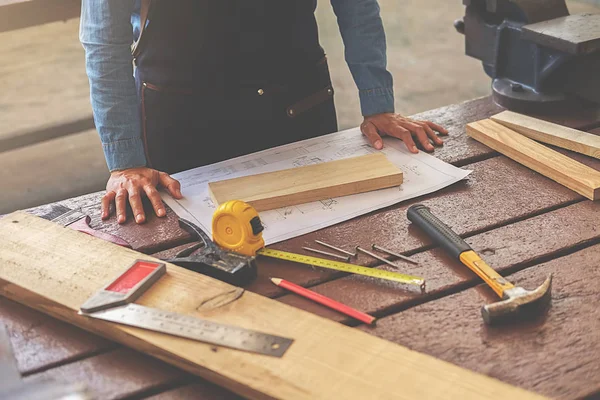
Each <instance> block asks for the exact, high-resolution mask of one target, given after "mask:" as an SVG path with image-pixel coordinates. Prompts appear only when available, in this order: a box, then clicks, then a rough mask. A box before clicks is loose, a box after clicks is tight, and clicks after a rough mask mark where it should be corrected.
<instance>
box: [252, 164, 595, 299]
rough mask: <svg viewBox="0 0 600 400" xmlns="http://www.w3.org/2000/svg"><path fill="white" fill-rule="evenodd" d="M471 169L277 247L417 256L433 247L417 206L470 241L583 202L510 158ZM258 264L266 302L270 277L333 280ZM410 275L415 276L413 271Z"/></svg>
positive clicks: (288, 266)
mask: <svg viewBox="0 0 600 400" xmlns="http://www.w3.org/2000/svg"><path fill="white" fill-rule="evenodd" d="M591 160H594V159H591ZM594 162H596V163H597V164H598V166H600V161H598V160H595V161H594ZM468 168H470V169H472V170H473V171H474V172H473V173H472V174H471V175H470V176H469V178H468V179H467V181H466V182H463V183H459V184H457V185H455V186H453V187H450V188H447V189H445V190H442V191H440V192H437V193H435V194H433V195H430V196H426V197H424V198H419V199H415V200H411V201H408V202H404V203H402V204H400V205H397V206H394V207H390V208H387V209H384V210H381V211H380V212H377V213H372V214H368V215H364V216H361V217H359V218H355V219H352V220H351V221H348V222H345V223H343V224H339V225H336V226H333V227H329V228H326V229H323V230H320V231H318V232H314V233H310V234H307V235H304V236H301V237H298V238H295V239H292V240H289V241H286V242H284V243H279V244H277V245H275V246H273V247H274V248H278V249H281V250H287V251H292V252H297V253H303V250H302V246H306V245H313V244H314V242H313V240H314V239H320V240H323V241H325V242H329V243H331V244H334V245H340V246H342V247H344V246H346V247H347V248H353V247H354V246H356V245H360V246H361V247H364V248H368V247H370V246H371V244H373V243H376V244H378V245H380V246H383V247H385V248H388V249H390V250H396V251H399V252H413V251H416V250H418V249H423V248H424V247H425V246H429V245H430V244H431V242H430V241H429V239H428V238H426V237H425V236H424V235H423V234H422V233H421V232H418V230H415V229H413V228H412V227H409V226H410V222H409V221H408V219H407V218H406V210H407V208H408V207H409V206H410V205H412V204H415V203H417V202H422V203H424V204H427V205H428V206H429V207H430V208H431V209H432V212H434V213H435V214H436V215H440V216H443V217H444V220H445V221H446V222H447V223H448V224H449V225H451V226H452V227H453V228H454V230H455V231H456V232H458V233H459V234H462V235H465V234H472V233H475V232H480V231H485V230H489V229H492V228H494V227H496V226H500V225H504V224H507V223H510V222H511V221H515V220H518V219H523V218H527V217H529V216H531V215H534V214H537V213H543V212H545V211H549V210H551V209H554V208H556V207H561V206H565V205H568V204H570V203H573V202H576V201H579V200H581V199H583V198H582V197H581V196H579V195H577V194H576V193H575V192H573V191H571V190H569V189H567V188H565V187H563V186H562V185H559V184H557V183H555V182H552V181H551V180H549V179H547V178H545V177H543V176H541V175H539V174H537V173H536V172H534V171H531V170H530V169H528V168H525V167H523V166H521V165H519V164H517V163H515V162H513V161H511V160H509V159H507V158H505V157H495V158H492V159H489V160H485V161H482V162H479V163H475V164H472V165H469V166H468ZM258 262H259V278H258V279H257V280H256V281H255V282H254V283H253V284H251V285H249V286H248V287H247V289H249V290H251V291H256V292H258V293H261V294H263V295H266V296H274V295H277V294H279V293H281V291H280V289H279V288H277V287H275V286H274V285H273V284H272V283H271V282H270V281H269V280H268V278H269V277H270V276H277V277H279V278H283V279H286V280H289V281H292V282H294V283H297V284H301V285H307V284H309V285H314V284H316V283H319V281H320V280H322V279H331V277H332V276H334V275H333V274H332V273H330V272H327V271H323V270H321V269H318V270H317V269H314V270H313V268H311V267H308V266H303V265H299V264H292V263H282V262H275V261H273V260H270V259H269V260H267V259H265V258H262V257H261V258H259V259H258ZM358 263H360V264H365V263H370V265H376V264H375V262H374V260H372V259H370V258H368V257H365V256H362V255H361V256H360V257H359V258H358ZM409 271H411V272H412V269H409ZM417 275H418V274H417ZM338 276H339V275H338Z"/></svg>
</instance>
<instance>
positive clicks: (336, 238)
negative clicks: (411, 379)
mask: <svg viewBox="0 0 600 400" xmlns="http://www.w3.org/2000/svg"><path fill="white" fill-rule="evenodd" d="M499 111H501V109H500V108H499V107H497V106H496V105H494V104H493V102H492V101H491V99H490V98H487V97H486V98H482V99H476V100H473V101H470V102H466V103H463V104H458V105H452V106H448V107H444V108H440V109H437V110H432V111H429V112H426V113H423V114H420V115H418V116H416V117H417V118H422V119H430V120H433V121H435V122H437V123H439V124H441V125H444V126H445V127H447V128H448V129H449V131H450V137H449V138H448V139H447V140H446V143H445V145H444V146H443V147H442V148H439V149H437V150H436V153H435V155H436V156H437V157H439V158H440V159H442V160H444V161H447V162H449V163H452V164H454V165H457V166H460V167H463V168H466V169H471V170H473V173H472V174H471V175H470V176H469V178H468V179H467V180H465V181H464V182H460V183H457V184H455V185H453V186H451V187H449V188H446V189H444V190H441V191H439V192H437V193H434V194H432V195H428V196H424V197H422V198H418V199H415V200H411V201H408V202H403V203H401V204H399V205H396V206H393V207H388V208H386V209H383V210H380V211H378V212H374V213H370V214H367V215H364V216H361V217H359V218H355V219H353V220H350V221H347V222H345V223H342V224H339V225H336V226H333V227H329V228H326V229H323V230H320V231H317V232H314V233H311V234H307V235H304V236H301V237H298V238H295V239H292V240H289V241H286V242H284V243H280V244H278V245H275V246H274V247H275V248H278V249H283V250H288V251H295V252H300V251H301V247H302V246H303V245H308V244H311V243H314V242H313V241H314V240H315V239H321V240H324V241H326V242H329V243H332V244H337V245H340V246H342V247H346V248H348V249H349V248H351V247H353V246H356V245H361V246H364V247H367V246H370V245H371V244H372V243H377V244H379V245H381V246H384V247H387V248H390V249H394V250H397V251H400V252H403V253H404V254H408V255H412V256H413V257H414V258H415V259H417V260H418V261H420V262H421V264H420V266H419V267H414V266H411V265H409V264H406V268H405V270H404V271H405V272H407V273H411V274H414V275H420V276H423V277H425V278H426V279H427V284H428V291H427V294H425V295H418V294H416V293H411V292H409V291H404V290H399V289H398V288H397V287H392V286H388V285H386V284H385V283H383V282H381V281H373V280H369V279H364V278H361V277H356V276H344V275H343V274H338V273H331V272H325V271H322V270H316V269H312V268H309V267H306V266H302V265H297V264H291V263H285V262H278V261H275V260H270V259H260V260H259V277H258V279H257V280H256V281H255V282H253V283H252V284H250V285H249V286H248V287H247V288H246V289H248V290H251V291H254V292H257V293H260V294H263V295H265V296H269V297H271V298H275V299H277V300H278V301H282V302H285V303H288V304H291V305H294V306H296V307H299V308H302V309H305V310H308V311H311V312H313V313H315V314H318V315H321V316H323V317H325V318H330V319H333V320H336V321H339V322H340V323H344V324H347V325H350V326H356V329H363V330H365V331H367V332H369V333H371V334H373V335H377V336H379V337H383V338H385V339H388V340H391V341H393V342H396V343H398V344H401V345H403V346H406V347H408V348H411V349H414V350H416V351H419V352H423V353H427V354H430V355H433V356H435V357H438V358H441V359H443V360H446V361H449V362H451V363H454V364H457V365H459V366H462V367H464V368H468V369H471V370H473V371H477V372H480V373H483V374H486V375H489V376H492V377H495V378H498V379H500V380H502V381H505V382H508V383H510V384H513V385H516V386H520V387H523V388H525V389H528V390H532V391H535V392H538V393H541V394H544V395H547V396H549V397H553V398H560V399H576V398H586V399H596V398H600V286H599V285H598V281H597V280H598V278H599V277H600V228H599V225H598V221H599V218H598V217H599V216H600V204H597V203H593V202H591V201H589V200H586V199H584V198H583V197H581V196H579V195H578V194H577V193H575V192H573V191H571V190H569V189H566V188H564V187H563V186H561V185H559V184H557V183H555V182H553V181H551V180H549V179H547V178H545V177H543V176H541V175H539V174H537V173H535V172H533V171H531V170H529V169H527V168H525V167H523V166H521V165H519V164H517V163H516V162H513V161H512V160H509V159H507V158H506V157H504V156H501V155H499V154H497V153H495V152H493V151H491V150H490V149H489V148H487V147H485V146H483V145H481V144H479V143H477V142H475V141H474V140H472V139H469V138H467V136H466V134H465V124H467V123H469V122H471V121H475V120H479V119H482V118H486V117H489V116H490V115H492V114H494V113H497V112H499ZM549 119H551V120H552V121H554V122H558V123H561V124H564V125H567V126H571V127H574V128H579V129H583V130H588V131H592V132H593V131H594V129H596V128H598V127H600V111H599V110H598V109H595V108H586V107H574V108H573V110H570V111H565V112H564V115H557V114H555V115H553V116H552V117H550V118H549ZM597 132H598V133H600V130H597ZM564 152H565V153H566V154H569V155H571V156H573V157H574V158H576V159H578V160H580V161H582V162H584V163H585V164H587V165H589V166H592V167H594V168H596V169H598V170H600V160H596V159H592V158H588V157H585V156H581V155H575V154H573V153H569V152H567V151H564ZM101 195H102V193H94V194H89V195H86V196H82V197H78V198H74V199H68V200H65V201H62V202H60V203H56V204H51V205H46V206H42V207H38V208H35V209H33V210H30V211H31V212H33V213H35V214H37V215H40V216H43V217H45V218H52V217H54V216H56V215H58V214H60V213H61V207H65V206H66V207H70V208H73V207H83V208H84V209H85V210H86V211H87V212H88V213H89V214H90V215H91V216H92V225H93V226H94V227H96V228H99V229H101V230H104V231H106V232H111V233H115V234H117V235H119V236H121V237H122V238H124V239H125V240H127V241H129V242H130V243H131V244H132V245H133V247H134V248H135V249H136V250H139V251H141V252H143V253H146V254H153V255H157V256H159V257H165V256H168V255H172V254H174V251H175V250H176V249H177V248H178V246H181V245H184V244H187V243H189V242H190V238H189V236H188V235H187V234H186V233H185V232H183V231H181V230H180V229H179V227H178V225H177V216H176V215H174V214H173V213H172V212H169V214H168V215H167V217H165V218H162V219H159V218H156V217H150V218H149V220H148V222H147V223H146V224H144V225H139V226H138V225H136V224H135V223H133V222H128V223H126V224H124V225H121V226H119V225H118V224H117V223H116V221H115V218H112V219H110V220H109V221H106V222H102V221H101V220H100V217H99V204H100V203H99V202H100V198H101ZM417 202H420V203H424V204H426V205H427V206H429V207H430V208H431V209H432V211H433V212H434V213H436V214H438V215H439V216H441V217H442V219H443V220H444V221H446V222H447V223H448V224H449V225H451V226H452V227H453V228H454V229H455V230H456V231H457V232H458V233H459V234H460V235H461V236H463V237H465V238H467V241H468V242H469V243H470V244H471V245H472V246H473V247H474V248H475V249H476V250H477V251H478V252H479V253H481V254H482V255H483V256H484V258H485V259H486V260H487V261H488V262H489V264H490V265H492V266H493V267H494V268H495V269H497V270H498V271H500V273H501V274H503V275H505V276H508V277H509V279H510V280H512V281H514V282H515V283H517V284H518V285H522V286H524V287H525V288H529V289H532V288H535V287H537V286H538V285H540V284H541V283H542V282H543V281H544V279H545V278H546V276H547V275H548V274H549V273H551V272H552V273H554V288H553V294H552V295H553V301H552V306H551V308H550V309H549V310H548V313H547V314H546V315H544V316H541V317H539V318H537V319H534V320H531V321H525V322H522V323H519V324H513V325H508V326H503V327H497V328H490V327H488V326H486V325H485V324H484V323H483V321H482V319H481V316H480V312H479V309H480V307H481V306H482V305H483V304H484V303H486V302H493V301H497V298H496V297H495V295H494V293H493V292H492V291H491V290H490V289H489V288H487V287H486V286H484V285H483V284H481V281H480V280H479V279H478V278H477V277H476V276H475V275H474V274H473V273H471V272H470V271H469V270H468V269H467V268H466V267H464V266H462V265H460V264H459V263H457V262H456V261H453V260H451V259H449V258H448V257H447V256H446V255H445V254H444V253H443V252H442V251H440V250H439V249H432V246H431V242H430V241H429V240H428V239H427V238H426V237H424V236H423V234H422V233H420V232H419V231H418V230H416V229H414V228H413V227H410V226H409V222H408V220H407V218H406V210H407V208H408V207H409V206H410V205H412V204H415V203H417ZM130 221H131V220H130ZM359 262H360V263H363V264H365V265H370V266H373V267H375V268H384V269H385V268H386V267H385V266H381V265H379V264H376V263H373V262H372V261H371V260H370V259H366V258H359ZM274 275H275V276H278V277H281V278H285V279H288V280H290V281H293V282H296V283H299V284H302V285H304V286H309V287H311V288H312V289H313V290H315V291H317V292H319V293H322V294H325V295H327V296H330V297H332V298H334V299H336V300H339V301H342V302H344V303H346V304H348V305H351V306H354V307H357V308H359V309H361V310H363V311H365V312H369V313H371V314H373V315H375V316H377V317H378V318H379V321H378V323H377V325H376V326H375V327H365V326H360V325H359V324H357V323H356V322H355V321H353V320H349V319H347V318H345V317H344V316H342V315H340V314H338V313H336V312H333V311H331V310H329V309H325V308H323V307H321V306H319V305H317V304H315V303H311V302H309V301H307V300H304V299H302V298H300V297H297V296H295V295H292V294H288V293H286V292H284V291H282V290H280V289H279V288H277V287H275V286H274V285H272V284H271V283H270V282H269V281H268V277H269V276H274ZM0 318H1V320H2V321H3V322H4V323H6V324H7V326H8V329H9V331H10V332H11V339H12V343H13V346H14V348H15V351H16V356H17V359H18V366H19V369H20V371H21V373H22V374H23V375H24V376H25V377H26V378H25V379H26V380H31V381H35V380H39V379H55V380H58V381H68V382H75V381H76V382H82V383H85V384H87V385H88V386H89V387H91V388H92V389H93V390H94V391H96V393H98V394H99V398H103V399H109V398H147V397H152V398H154V399H184V398H185V399H189V398H197V399H224V398H227V399H228V398H237V397H236V396H235V395H234V394H232V393H230V392H228V391H226V390H225V389H222V388H219V387H216V386H214V385H212V384H210V383H208V382H207V381H204V380H202V379H199V378H197V377H194V376H191V375H189V374H187V373H185V372H182V371H180V370H178V369H176V368H174V367H171V366H169V365H167V364H165V363H163V362H161V361H159V360H155V359H152V358H150V357H148V356H146V355H144V354H141V353H138V352H135V351H133V350H130V349H127V348H124V347H122V346H120V345H118V344H115V343H112V342H109V341H107V340H104V339H102V338H100V337H97V336H95V335H92V334H89V333H87V332H85V331H82V330H80V329H78V328H76V327H73V326H70V325H67V324H65V323H63V322H60V321H58V320H54V319H52V318H50V317H47V316H45V315H44V314H41V313H39V312H36V311H33V310H31V309H28V308H26V307H24V306H21V305H19V304H17V303H14V302H12V301H9V300H6V299H4V298H0ZM399 390H401V387H399Z"/></svg>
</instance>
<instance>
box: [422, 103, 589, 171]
mask: <svg viewBox="0 0 600 400" xmlns="http://www.w3.org/2000/svg"><path fill="white" fill-rule="evenodd" d="M502 110H503V108H501V107H499V106H497V105H496V104H494V102H493V101H492V98H491V97H482V98H480V99H475V100H470V101H467V102H464V103H461V104H453V105H450V106H447V107H442V108H438V109H435V110H430V111H426V112H424V113H420V114H417V115H414V116H413V117H412V118H414V119H417V120H432V121H435V122H436V123H438V124H440V125H442V126H444V127H445V128H446V129H448V131H449V136H448V137H445V138H444V146H443V147H440V148H437V149H436V150H435V153H434V154H435V156H436V157H438V158H439V159H441V160H444V161H446V162H449V163H452V164H455V165H459V166H462V165H466V164H470V163H472V162H475V161H479V160H482V159H484V158H488V157H491V156H492V155H493V154H494V151H493V150H491V149H490V148H488V147H487V146H484V145H482V144H481V143H478V142H477V141H475V140H472V139H470V138H469V137H468V136H467V135H466V133H465V125H467V124H468V123H471V122H475V121H479V120H481V119H484V118H489V117H491V116H492V115H494V114H497V113H499V112H501V111H502ZM532 116H534V117H536V118H540V119H543V120H546V121H550V122H553V123H556V124H559V125H564V126H568V127H570V128H574V129H582V130H588V129H592V128H595V127H597V126H598V124H599V121H600V108H598V107H592V106H589V105H588V106H581V107H577V106H573V107H571V108H569V109H566V110H565V111H564V113H562V114H552V115H532Z"/></svg>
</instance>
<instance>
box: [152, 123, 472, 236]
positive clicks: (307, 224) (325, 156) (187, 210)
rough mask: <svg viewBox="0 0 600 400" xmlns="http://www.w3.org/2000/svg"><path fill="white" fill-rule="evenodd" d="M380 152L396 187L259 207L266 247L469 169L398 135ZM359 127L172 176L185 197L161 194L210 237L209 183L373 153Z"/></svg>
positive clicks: (427, 189) (429, 188)
mask: <svg viewBox="0 0 600 400" xmlns="http://www.w3.org/2000/svg"><path fill="white" fill-rule="evenodd" d="M384 143H385V147H384V149H383V150H380V151H382V152H383V153H385V155H386V156H387V158H388V160H390V161H391V162H392V163H394V164H395V165H396V166H398V167H399V168H400V169H401V170H402V172H403V173H404V182H403V183H402V185H400V186H399V187H394V188H389V189H381V190H376V191H372V192H367V193H360V194H355V195H351V196H343V197H337V198H333V199H327V200H323V201H317V202H312V203H306V204H301V205H297V206H292V207H285V208H280V209H276V210H270V211H263V212H261V213H260V218H261V220H262V222H263V225H264V226H265V230H264V232H263V237H264V239H265V243H266V244H267V245H269V244H273V243H277V242H280V241H283V240H286V239H290V238H293V237H296V236H300V235H303V234H306V233H309V232H313V231H316V230H318V229H321V228H325V227H327V226H331V225H334V224H337V223H340V222H343V221H346V220H349V219H351V218H354V217H357V216H360V215H363V214H366V213H369V212H371V211H375V210H378V209H380V208H384V207H388V206H391V205H393V204H396V203H399V202H401V201H404V200H408V199H412V198H414V197H418V196H422V195H425V194H428V193H432V192H435V191H437V190H440V189H442V188H444V187H446V186H449V185H451V184H453V183H455V182H458V181H460V180H461V179H464V178H465V177H466V176H467V175H469V174H470V173H471V171H468V170H463V169H460V168H457V167H454V166H453V165H450V164H448V163H445V162H443V161H441V160H439V159H437V158H435V157H433V156H431V155H429V154H427V153H425V152H423V151H420V152H419V153H418V154H412V153H410V152H409V151H408V150H407V149H406V146H405V145H404V143H402V142H401V141H400V140H398V139H393V138H385V139H384ZM377 151H378V150H375V149H373V148H372V147H371V146H370V145H369V143H368V142H367V140H366V138H365V137H364V136H363V135H362V133H361V132H360V130H359V129H358V128H354V129H349V130H346V131H341V132H336V133H332V134H329V135H325V136H320V137H317V138H312V139H307V140H303V141H301V142H295V143H290V144H287V145H283V146H280V147H276V148H272V149H267V150H263V151H260V152H257V153H253V154H248V155H245V156H241V157H237V158H234V159H230V160H226V161H222V162H219V163H215V164H211V165H206V166H203V167H199V168H194V169H191V170H188V171H183V172H180V173H177V174H174V175H173V178H175V179H177V180H179V182H180V183H181V193H182V194H183V196H184V198H183V199H181V200H176V199H174V198H172V197H170V196H169V195H168V194H165V193H163V194H162V198H163V200H164V201H165V202H166V203H167V204H168V205H169V206H170V207H171V208H172V209H173V211H175V213H177V215H178V216H179V217H181V218H185V219H188V220H190V221H192V222H194V223H196V224H198V226H200V227H201V228H202V229H203V230H204V231H205V232H206V233H207V234H208V235H209V236H211V237H212V233H211V223H212V216H213V212H214V210H215V208H216V207H215V204H213V201H212V200H211V198H210V194H209V191H208V182H212V181H218V180H223V179H230V178H237V177H241V176H247V175H254V174H259V173H263V172H273V171H278V170H282V169H288V168H293V167H299V166H303V165H310V164H317V163H321V162H325V161H333V160H339V159H342V158H348V157H357V156H361V155H366V154H369V153H374V152H377Z"/></svg>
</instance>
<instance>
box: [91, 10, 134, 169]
mask: <svg viewBox="0 0 600 400" xmlns="http://www.w3.org/2000/svg"><path fill="white" fill-rule="evenodd" d="M134 7H135V0H82V7H81V21H80V27H79V40H80V41H81V44H82V45H83V48H84V49H85V61H86V72H87V75H88V78H89V82H90V98H91V103H92V109H93V112H94V122H95V124H96V129H97V130H98V133H99V134H100V139H101V141H102V148H103V150H104V156H105V158H106V163H107V165H108V169H109V170H110V171H114V170H120V169H127V168H134V167H141V166H145V165H146V156H145V152H144V143H143V141H142V138H141V121H140V111H139V102H138V98H137V89H136V86H135V79H134V77H133V64H132V61H133V57H132V55H131V44H132V43H133V28H132V24H131V16H132V13H133V11H134Z"/></svg>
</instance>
